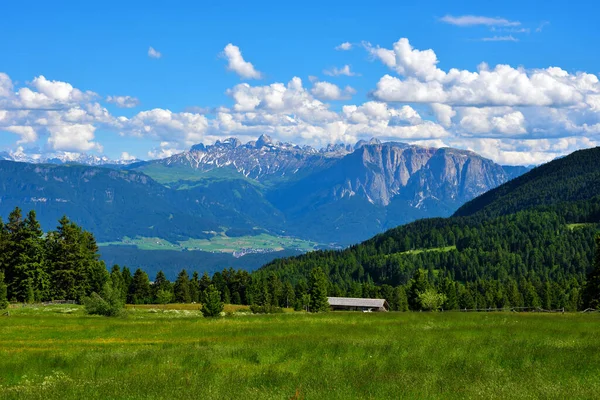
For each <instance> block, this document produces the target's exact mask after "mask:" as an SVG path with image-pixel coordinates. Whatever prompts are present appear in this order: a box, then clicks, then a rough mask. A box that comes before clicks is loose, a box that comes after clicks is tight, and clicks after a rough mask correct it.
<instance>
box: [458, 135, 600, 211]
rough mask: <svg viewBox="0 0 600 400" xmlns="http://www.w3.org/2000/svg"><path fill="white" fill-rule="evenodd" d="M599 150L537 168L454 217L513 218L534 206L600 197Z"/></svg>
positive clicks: (490, 193)
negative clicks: (500, 216)
mask: <svg viewBox="0 0 600 400" xmlns="http://www.w3.org/2000/svg"><path fill="white" fill-rule="evenodd" d="M599 161H600V147H596V148H593V149H588V150H579V151H576V152H574V153H572V154H570V155H568V156H566V157H563V158H561V159H558V160H554V161H552V162H550V163H547V164H544V165H541V166H539V167H537V168H534V169H533V170H531V171H530V172H528V173H527V174H525V175H521V176H520V177H517V178H515V179H513V180H512V181H509V182H507V183H505V184H504V185H501V186H499V187H497V188H495V189H492V190H490V191H488V192H486V193H484V194H482V195H481V196H479V197H476V198H474V199H473V200H471V201H469V202H467V203H465V204H464V205H463V206H462V207H460V208H459V209H458V210H457V211H456V213H455V214H454V216H467V215H475V214H477V215H483V216H488V217H493V216H498V215H503V214H510V213H514V212H517V211H520V210H524V209H527V208H531V207H535V206H541V205H544V206H551V205H555V204H558V203H562V202H572V201H577V200H588V199H590V198H592V197H594V196H597V195H600V162H599Z"/></svg>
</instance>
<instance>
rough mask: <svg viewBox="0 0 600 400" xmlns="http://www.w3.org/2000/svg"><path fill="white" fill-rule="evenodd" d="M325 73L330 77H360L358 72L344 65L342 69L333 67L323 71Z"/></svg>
mask: <svg viewBox="0 0 600 400" xmlns="http://www.w3.org/2000/svg"><path fill="white" fill-rule="evenodd" d="M323 73H324V74H325V75H329V76H340V75H345V76H357V75H359V74H357V73H356V72H352V71H351V70H350V66H349V65H348V64H346V65H344V66H343V67H342V68H337V67H333V68H331V69H326V70H324V71H323Z"/></svg>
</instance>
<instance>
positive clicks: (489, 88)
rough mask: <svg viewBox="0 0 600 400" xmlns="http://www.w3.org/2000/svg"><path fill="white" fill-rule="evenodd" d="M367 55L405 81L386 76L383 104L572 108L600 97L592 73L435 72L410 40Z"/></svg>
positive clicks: (429, 57)
mask: <svg viewBox="0 0 600 400" xmlns="http://www.w3.org/2000/svg"><path fill="white" fill-rule="evenodd" d="M367 50H369V52H370V53H371V54H373V55H374V56H375V57H376V58H379V59H380V60H381V61H382V62H383V63H384V64H385V65H387V66H389V67H390V68H391V69H393V70H394V71H396V72H397V73H398V74H399V75H401V76H403V77H404V79H400V78H397V77H393V76H390V75H385V76H383V77H382V78H381V79H380V80H379V82H378V83H377V88H376V90H375V91H374V92H373V96H374V97H375V98H377V99H379V100H382V101H397V102H427V103H443V104H449V105H463V106H465V105H470V106H490V105H494V106H568V105H576V104H579V103H581V102H584V101H585V98H586V96H587V95H589V94H595V93H598V92H600V85H599V83H598V78H597V77H596V76H595V75H593V74H588V73H583V72H581V73H577V74H569V73H568V72H566V71H564V70H562V69H560V68H557V67H549V68H546V69H535V70H525V69H523V68H513V67H511V66H509V65H497V66H496V67H495V68H494V69H489V67H488V66H487V65H485V64H481V65H480V66H479V69H478V71H467V70H458V69H454V68H453V69H450V70H449V71H448V72H446V71H443V70H441V69H439V68H437V66H436V64H437V63H438V60H437V56H436V54H435V53H434V52H433V50H431V49H429V50H424V51H420V50H416V49H413V48H412V46H411V45H410V44H409V42H408V39H400V40H399V41H398V42H396V44H394V50H387V49H381V48H373V47H367Z"/></svg>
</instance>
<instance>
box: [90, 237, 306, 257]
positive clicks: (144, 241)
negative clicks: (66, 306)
mask: <svg viewBox="0 0 600 400" xmlns="http://www.w3.org/2000/svg"><path fill="white" fill-rule="evenodd" d="M124 244H125V245H135V246H137V248H139V249H140V250H176V251H181V250H184V249H185V250H201V251H211V252H219V253H233V252H234V251H239V250H242V249H255V250H265V251H266V250H268V251H281V250H284V249H293V250H300V251H312V250H315V248H316V247H317V246H318V243H316V242H310V241H306V240H302V239H296V238H293V237H280V236H273V235H268V234H266V233H261V234H260V235H255V236H240V237H228V236H226V235H224V234H221V235H216V236H214V237H213V238H211V239H188V240H186V241H181V242H178V243H171V242H169V241H167V240H164V239H160V238H152V237H135V238H128V237H126V238H124V239H123V240H122V241H119V242H106V243H100V246H108V245H124Z"/></svg>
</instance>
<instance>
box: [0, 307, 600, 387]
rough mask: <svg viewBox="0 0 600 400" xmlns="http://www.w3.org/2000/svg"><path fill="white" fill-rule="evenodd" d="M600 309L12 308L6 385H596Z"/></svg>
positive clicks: (3, 342)
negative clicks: (234, 311) (123, 313)
mask: <svg viewBox="0 0 600 400" xmlns="http://www.w3.org/2000/svg"><path fill="white" fill-rule="evenodd" d="M599 324H600V315H598V314H564V315H563V314H551V315H550V314H533V313H531V314H526V313H523V314H516V313H489V314H488V313H458V312H455V313H448V312H447V313H438V314H432V313H327V314H320V315H309V314H303V313H286V314H278V315H236V316H230V317H225V318H220V319H204V318H202V317H201V316H200V314H199V313H198V311H197V310H194V309H192V310H165V311H164V312H163V311H161V310H154V309H147V308H141V309H140V308H138V309H128V316H127V317H125V318H112V319H111V318H105V317H96V316H87V315H84V314H83V310H82V309H81V308H79V307H78V306H51V307H43V308H42V307H40V308H22V309H11V310H10V316H8V317H6V316H4V317H0V398H3V399H82V398H94V399H107V398H112V399H116V398H126V399H138V398H139V399H142V398H143V399H149V398H151V399H152V398H155V399H161V398H205V399H221V398H222V399H232V398H240V399H269V398H272V399H289V398H294V399H365V398H373V399H376V398H385V399H392V398H393V399H395V398H445V399H447V398H498V399H506V398H557V399H558V398H597V396H598V393H600V380H598V376H600V330H599V329H598V326H600V325H599Z"/></svg>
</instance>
